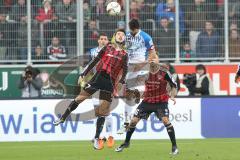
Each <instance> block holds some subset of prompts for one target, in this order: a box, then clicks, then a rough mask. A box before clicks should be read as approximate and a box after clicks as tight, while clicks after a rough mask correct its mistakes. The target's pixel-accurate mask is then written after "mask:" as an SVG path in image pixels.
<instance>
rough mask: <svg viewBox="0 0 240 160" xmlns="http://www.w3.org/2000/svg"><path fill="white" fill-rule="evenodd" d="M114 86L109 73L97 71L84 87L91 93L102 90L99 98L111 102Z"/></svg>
mask: <svg viewBox="0 0 240 160" xmlns="http://www.w3.org/2000/svg"><path fill="white" fill-rule="evenodd" d="M113 86H114V84H113V82H112V79H111V77H110V75H109V74H107V73H106V72H97V73H95V74H94V76H93V78H92V79H91V80H90V81H89V82H88V83H87V84H86V85H85V87H84V88H83V89H84V91H86V92H87V93H89V94H90V95H92V94H94V93H95V92H96V91H98V90H100V95H99V99H101V100H107V101H109V102H111V101H112V93H113Z"/></svg>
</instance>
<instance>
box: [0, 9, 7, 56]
mask: <svg viewBox="0 0 240 160" xmlns="http://www.w3.org/2000/svg"><path fill="white" fill-rule="evenodd" d="M3 12H4V11H3V10H0V59H5V58H6V53H7V44H8V38H9V37H8V35H7V33H8V24H7V21H6V16H5V14H4V13H3Z"/></svg>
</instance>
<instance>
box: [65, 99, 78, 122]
mask: <svg viewBox="0 0 240 160" xmlns="http://www.w3.org/2000/svg"><path fill="white" fill-rule="evenodd" d="M78 105H79V103H78V102H76V101H75V100H73V101H72V102H71V103H70V104H69V106H68V108H67V109H66V111H65V112H64V113H63V115H62V117H61V119H63V120H65V119H66V118H67V117H68V116H69V114H70V113H71V112H72V111H74V110H75V109H76V108H77V107H78Z"/></svg>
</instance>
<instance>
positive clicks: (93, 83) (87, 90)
mask: <svg viewBox="0 0 240 160" xmlns="http://www.w3.org/2000/svg"><path fill="white" fill-rule="evenodd" d="M97 77H98V74H95V75H94V77H93V78H92V79H91V80H90V81H89V83H88V84H86V86H85V87H84V88H83V90H82V91H81V92H80V94H79V95H78V96H77V97H76V98H75V99H74V100H73V101H72V102H71V103H70V104H69V106H68V107H67V109H66V110H65V112H64V113H63V115H62V116H61V117H60V118H59V119H57V120H56V121H54V122H53V124H54V125H55V126H57V125H59V124H60V123H63V122H64V121H65V120H66V118H67V117H68V116H69V115H70V113H71V112H72V111H74V110H75V109H76V108H77V107H78V105H79V104H80V103H81V102H83V101H84V100H85V99H87V98H89V97H90V96H91V95H92V94H93V93H95V92H96V91H97V90H98V83H97V82H98V81H99V80H98V79H97Z"/></svg>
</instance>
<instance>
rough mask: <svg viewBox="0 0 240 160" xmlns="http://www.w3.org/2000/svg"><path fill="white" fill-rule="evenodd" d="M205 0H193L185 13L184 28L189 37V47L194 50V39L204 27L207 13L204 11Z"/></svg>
mask: <svg viewBox="0 0 240 160" xmlns="http://www.w3.org/2000/svg"><path fill="white" fill-rule="evenodd" d="M204 3H205V1H203V0H194V3H193V4H192V5H191V4H190V5H189V7H188V8H187V10H186V12H185V15H186V21H185V23H186V29H187V33H188V34H189V35H188V34H186V36H187V37H189V40H188V39H187V41H190V45H191V48H192V50H193V51H194V52H196V41H197V38H198V35H199V34H200V32H201V31H202V30H203V29H204V28H205V22H206V20H207V16H208V15H207V13H206V12H205V8H204V6H205V4H204Z"/></svg>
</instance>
